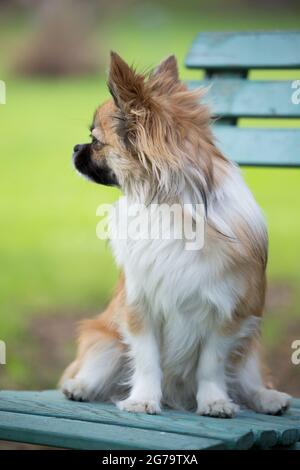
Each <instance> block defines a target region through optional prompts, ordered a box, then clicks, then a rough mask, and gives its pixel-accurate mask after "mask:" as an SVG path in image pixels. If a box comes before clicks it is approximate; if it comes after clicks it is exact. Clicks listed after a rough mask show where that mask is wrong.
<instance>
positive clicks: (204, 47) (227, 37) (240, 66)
mask: <svg viewBox="0 0 300 470" xmlns="http://www.w3.org/2000/svg"><path fill="white" fill-rule="evenodd" d="M299 50H300V32H299V31H269V32H266V31H265V32H204V33H200V34H198V36H197V37H196V38H195V40H194V42H193V44H192V46H191V49H190V50H189V52H188V54H187V57H186V60H185V65H186V66H187V67H189V68H203V69H207V70H211V69H214V70H226V69H230V70H248V69H281V68H283V69H298V68H300V54H299Z"/></svg>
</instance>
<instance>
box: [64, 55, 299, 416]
mask: <svg viewBox="0 0 300 470" xmlns="http://www.w3.org/2000/svg"><path fill="white" fill-rule="evenodd" d="M108 86H109V89H110V92H111V94H112V97H113V100H110V101H108V102H107V103H105V104H104V105H102V106H100V107H99V108H98V109H97V111H96V113H95V117H94V123H93V126H92V138H93V141H92V144H84V146H77V147H76V150H75V155H74V161H75V166H76V167H77V169H78V170H79V171H81V172H82V173H84V174H85V175H86V176H88V177H89V178H91V179H93V180H95V181H96V182H100V183H103V182H104V184H105V182H106V184H117V185H119V186H120V187H121V189H122V190H123V193H124V196H123V197H122V198H121V199H120V200H119V201H118V202H117V205H118V206H119V209H120V210H119V214H120V217H124V216H125V215H123V214H125V210H123V209H124V207H125V205H127V206H130V205H134V204H136V203H143V204H145V206H146V207H145V211H151V210H153V208H152V209H151V207H152V206H151V203H153V202H155V203H156V204H158V206H157V210H158V208H159V205H160V204H162V203H167V204H172V203H177V204H180V205H181V207H182V211H184V210H185V209H184V204H187V203H190V204H203V205H204V207H205V243H204V247H203V249H201V250H198V251H187V250H186V249H185V246H184V242H185V240H178V239H170V240H151V239H150V240H149V239H148V240H134V239H131V238H127V239H125V240H122V239H118V237H112V242H111V246H112V250H113V253H114V256H115V259H116V261H117V263H118V265H119V266H120V267H121V270H122V274H121V277H120V281H119V285H118V288H117V290H116V293H115V295H114V297H113V300H112V301H111V303H110V305H109V306H108V308H107V309H106V311H105V312H104V313H102V314H101V315H100V316H99V317H98V318H96V319H93V320H87V321H84V322H83V323H82V324H81V326H80V334H79V347H78V354H77V357H76V359H75V361H74V362H73V363H72V364H71V365H70V366H69V367H68V369H67V370H66V371H65V373H64V375H63V378H62V380H61V383H62V389H63V391H64V393H65V394H66V395H67V396H68V397H69V398H71V399H75V400H94V399H101V400H103V399H105V400H108V399H112V400H114V401H116V403H117V406H118V407H119V408H120V409H122V410H127V411H135V412H146V413H159V412H160V409H161V405H162V403H163V404H167V405H169V406H171V407H175V408H185V409H195V410H197V413H199V414H202V415H209V416H219V417H231V416H233V414H234V413H235V411H236V410H237V408H238V404H243V405H246V406H248V407H250V408H252V409H254V410H256V411H259V412H263V413H272V414H277V413H281V412H283V411H284V410H285V409H287V407H288V405H289V400H290V399H289V396H288V395H286V394H284V393H280V392H277V391H275V390H269V389H268V388H266V386H265V383H264V379H263V376H262V372H261V365H260V359H259V348H258V344H259V336H260V320H261V315H262V311H263V305H264V298H265V269H266V261H267V233H266V227H265V223H264V220H263V217H262V215H261V212H260V209H259V207H258V205H257V203H256V202H255V200H254V198H253V196H252V194H251V192H250V191H249V189H248V188H247V186H246V184H245V182H244V181H243V179H242V177H241V174H240V171H239V169H238V168H237V167H236V166H235V165H234V164H233V163H231V162H230V161H229V160H228V159H227V158H226V157H225V156H224V155H222V153H221V152H220V150H219V149H218V148H217V146H216V144H215V141H214V138H213V135H212V132H211V127H210V113H209V110H208V108H207V107H206V106H204V105H203V104H201V100H200V98H201V94H202V93H203V91H200V92H192V91H189V90H188V89H187V88H186V86H185V85H184V84H183V83H182V82H180V80H179V77H178V72H177V64H176V60H175V58H174V57H173V56H171V57H169V58H168V59H166V60H165V61H163V62H162V63H161V64H160V65H159V66H158V67H157V69H155V70H154V71H153V72H152V73H151V74H149V75H148V76H147V77H146V76H144V75H142V74H138V73H137V72H136V71H135V70H133V69H132V68H130V67H129V66H128V65H127V64H126V63H125V62H124V61H123V60H122V59H121V58H120V57H119V56H118V55H117V54H115V53H112V56H111V65H110V72H109V81H108ZM83 149H84V150H83ZM151 217H152V220H155V214H154V215H153V213H152V215H151ZM153 217H154V218H153ZM173 223H174V224H175V225H176V220H174V222H173ZM110 225H111V226H110V230H111V233H112V234H115V232H116V230H117V227H116V226H115V221H113V220H111V223H110Z"/></svg>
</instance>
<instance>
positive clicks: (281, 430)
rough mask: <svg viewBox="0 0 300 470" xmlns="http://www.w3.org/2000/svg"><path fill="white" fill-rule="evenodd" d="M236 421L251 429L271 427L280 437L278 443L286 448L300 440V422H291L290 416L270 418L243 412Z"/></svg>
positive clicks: (246, 411)
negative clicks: (253, 427) (252, 427)
mask: <svg viewBox="0 0 300 470" xmlns="http://www.w3.org/2000/svg"><path fill="white" fill-rule="evenodd" d="M236 419H237V420H241V421H243V422H244V423H245V424H247V425H248V426H249V427H251V426H255V427H265V426H269V427H270V428H271V429H273V430H274V431H276V433H277V435H278V442H277V443H278V444H281V445H284V446H290V445H292V444H294V443H295V442H297V441H298V440H299V438H300V421H298V420H297V419H295V420H290V419H289V416H288V415H283V416H270V415H264V414H260V413H253V412H252V411H248V410H243V411H241V412H240V413H239V415H238V416H237V418H236Z"/></svg>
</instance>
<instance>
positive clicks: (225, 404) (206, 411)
mask: <svg viewBox="0 0 300 470" xmlns="http://www.w3.org/2000/svg"><path fill="white" fill-rule="evenodd" d="M238 410H239V407H238V406H237V405H236V404H235V403H232V402H231V401H230V400H216V401H211V402H207V403H202V404H201V403H200V404H199V405H198V408H197V414H199V415H203V416H214V417H215V418H232V417H233V416H234V415H235V413H236V412H237V411H238Z"/></svg>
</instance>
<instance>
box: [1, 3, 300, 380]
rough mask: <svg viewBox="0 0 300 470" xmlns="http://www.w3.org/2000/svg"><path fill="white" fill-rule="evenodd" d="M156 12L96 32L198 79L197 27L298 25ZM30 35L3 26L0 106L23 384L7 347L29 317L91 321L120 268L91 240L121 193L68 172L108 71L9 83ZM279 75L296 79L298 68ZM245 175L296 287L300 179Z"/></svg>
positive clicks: (10, 301)
mask: <svg viewBox="0 0 300 470" xmlns="http://www.w3.org/2000/svg"><path fill="white" fill-rule="evenodd" d="M161 16H162V18H163V20H162V22H161V20H160V19H158V20H157V21H158V26H157V27H155V28H154V30H153V28H151V27H150V26H151V24H150V25H149V24H148V23H147V21H146V20H145V18H144V19H143V20H141V19H140V17H139V16H138V15H137V16H134V15H133V16H131V15H128V16H126V17H125V18H117V20H115V21H110V23H109V24H108V25H104V26H103V27H102V29H101V32H99V38H100V40H101V47H102V51H104V53H106V52H107V51H108V50H109V49H115V50H117V51H118V52H119V53H120V54H121V55H124V57H125V58H126V59H127V60H129V61H133V60H134V61H135V63H137V64H138V65H140V66H141V67H144V66H149V65H154V64H155V63H157V62H158V61H159V60H160V59H161V58H162V57H164V56H166V55H167V54H169V53H172V52H175V53H176V55H177V56H178V59H179V62H180V64H181V68H180V72H181V76H182V77H183V78H195V77H196V76H197V74H198V72H195V71H193V72H188V71H186V70H184V68H183V65H182V64H183V58H184V55H185V53H186V51H187V49H188V47H189V45H190V43H191V40H192V39H193V37H194V36H195V34H196V32H198V31H199V30H212V29H241V30H242V29H251V28H256V29H259V28H263V27H264V28H278V27H280V28H285V27H288V28H295V27H297V22H298V20H297V17H293V16H287V17H285V16H284V15H279V16H278V21H277V23H276V18H274V17H272V18H270V16H269V15H267V14H266V15H255V14H254V13H252V16H249V15H247V14H246V13H245V15H244V16H241V17H239V18H237V17H232V16H231V15H228V16H227V17H226V16H223V14H222V13H221V12H220V13H217V14H215V15H214V16H211V15H210V16H208V17H204V16H201V15H200V13H199V14H198V16H195V15H191V14H190V15H188V14H181V15H179V14H178V13H176V14H175V13H173V12H172V11H171V10H170V11H168V10H166V11H165V13H164V15H161ZM152 26H153V24H152ZM27 28H28V24H27V23H26V22H22V21H19V20H18V22H17V24H16V25H15V26H13V23H12V24H9V22H8V23H7V24H6V27H4V28H3V29H2V30H1V34H0V40H1V39H2V44H5V45H6V48H5V50H6V55H4V56H2V57H1V59H0V70H2V74H3V76H2V77H1V76H0V78H5V79H6V82H7V104H6V105H5V106H0V129H1V130H0V132H1V135H0V155H1V174H0V178H1V182H0V184H1V186H0V187H1V200H0V217H1V221H2V224H1V231H0V262H1V274H0V276H1V280H0V299H1V300H0V302H1V304H0V309H1V310H0V337H1V339H4V340H6V341H7V345H8V352H9V354H10V358H11V360H10V361H9V364H8V368H9V370H10V373H11V376H12V377H14V378H16V380H19V382H20V383H21V382H22V376H23V375H24V370H25V369H24V368H26V365H25V364H24V363H23V361H22V354H21V352H18V351H10V350H9V344H10V342H11V341H13V340H16V338H17V337H18V335H20V334H22V332H23V331H24V327H25V324H26V322H27V321H28V318H29V317H31V316H32V315H38V314H40V313H52V312H57V311H58V312H60V311H64V312H69V313H70V314H72V313H73V314H74V315H76V314H77V313H79V312H88V311H89V310H90V311H91V312H92V313H94V312H95V311H97V309H99V310H100V309H101V307H102V306H103V304H104V303H105V302H106V301H107V300H108V298H109V295H110V293H111V290H112V288H113V285H114V282H115V279H116V276H117V270H116V268H115V266H114V262H113V259H112V256H111V254H110V251H109V248H108V247H107V245H106V243H105V242H103V241H100V240H98V239H97V238H96V234H95V230H96V223H97V217H96V208H97V206H98V205H99V204H100V203H103V202H111V201H114V200H115V199H116V198H117V197H118V196H119V192H118V190H115V189H107V188H105V187H101V186H97V185H93V184H90V183H88V182H87V181H85V180H83V179H82V178H80V177H78V175H77V174H76V173H75V172H74V170H73V168H72V166H71V152H72V147H73V145H74V144H75V143H78V142H84V141H86V140H87V139H88V133H89V131H88V125H89V124H90V122H91V119H92V114H93V111H94V109H95V107H96V105H97V104H98V103H100V102H101V101H103V100H104V99H106V98H107V97H108V93H107V90H106V84H105V77H104V75H103V74H102V75H101V74H100V75H99V77H89V78H82V79H65V80H26V79H21V78H18V77H15V76H13V74H12V73H11V72H10V71H9V69H8V64H9V57H10V53H9V51H10V50H11V51H13V46H15V45H16V44H17V43H18V41H20V40H21V38H22V37H23V35H24V34H25V33H26V31H27ZM1 35H2V36H1ZM0 74H1V72H0ZM277 75H278V74H277ZM279 75H280V73H279ZM280 76H282V77H284V78H300V77H299V76H298V74H297V73H295V72H294V73H293V74H292V75H289V76H286V74H285V73H284V72H283V73H282V74H281V75H280ZM256 124H259V123H256ZM280 124H281V123H280ZM245 176H246V179H247V181H248V182H249V185H250V187H251V189H252V190H253V192H254V193H255V195H256V197H257V199H258V201H259V203H260V204H261V206H262V207H263V210H264V212H265V214H266V217H267V220H268V224H269V229H270V260H269V276H270V278H271V279H272V280H276V281H278V282H281V281H284V282H288V283H289V284H290V285H291V286H297V285H298V284H299V281H300V262H299V261H300V260H299V237H300V217H299V209H300V207H299V206H300V172H299V171H295V170H265V169H252V170H247V171H245ZM299 296H300V294H298V292H297V289H296V287H295V299H294V303H293V305H291V306H290V308H289V312H288V314H289V315H290V316H296V315H297V313H298V312H297V305H298V304H299ZM280 325H281V323H280V322H279V326H278V325H277V324H276V325H275V326H274V325H273V326H272V325H271V324H268V323H267V328H266V330H267V331H266V334H267V339H268V341H270V342H271V341H273V340H274V338H278V337H279V335H280V328H281V326H280ZM29 341H30V339H29Z"/></svg>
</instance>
